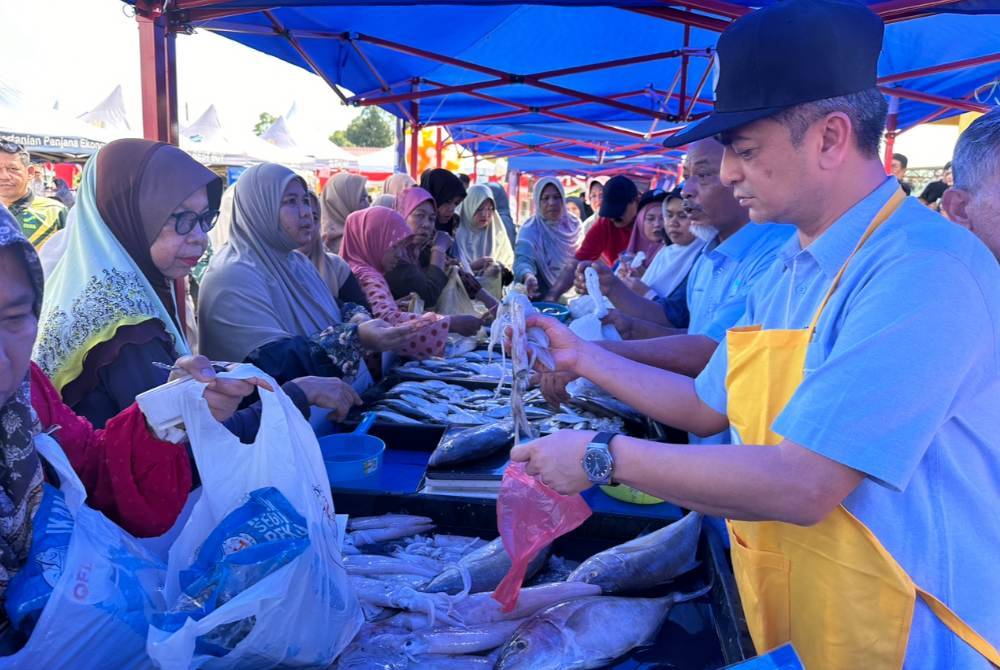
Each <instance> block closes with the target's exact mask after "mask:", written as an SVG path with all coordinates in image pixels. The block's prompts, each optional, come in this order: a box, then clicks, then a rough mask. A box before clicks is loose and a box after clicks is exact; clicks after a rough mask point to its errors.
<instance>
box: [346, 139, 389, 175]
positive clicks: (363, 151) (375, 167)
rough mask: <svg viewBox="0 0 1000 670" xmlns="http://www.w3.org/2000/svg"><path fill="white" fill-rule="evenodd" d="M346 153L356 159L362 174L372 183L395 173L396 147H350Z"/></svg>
mask: <svg viewBox="0 0 1000 670" xmlns="http://www.w3.org/2000/svg"><path fill="white" fill-rule="evenodd" d="M346 151H348V152H350V153H351V154H352V155H354V156H355V157H356V159H357V163H358V170H359V171H360V172H361V174H363V175H364V176H366V177H368V179H370V180H372V181H382V180H383V179H385V178H386V177H388V176H390V175H391V174H392V173H393V172H395V165H396V148H395V147H350V148H348V149H346Z"/></svg>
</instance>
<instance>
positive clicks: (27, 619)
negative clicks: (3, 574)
mask: <svg viewBox="0 0 1000 670" xmlns="http://www.w3.org/2000/svg"><path fill="white" fill-rule="evenodd" d="M42 486H43V488H42V502H41V504H39V506H38V511H36V512H35V519H34V521H33V522H32V524H33V525H32V528H31V549H30V551H29V553H28V561H27V563H25V565H24V567H23V568H21V571H20V572H18V573H17V574H16V575H14V578H13V579H11V580H10V584H8V586H7V594H6V595H7V601H6V603H5V604H4V606H5V607H6V609H7V617H8V618H9V619H10V623H11V625H12V626H13V627H14V628H16V629H17V630H18V631H20V632H21V633H24V634H25V635H31V631H32V630H33V629H34V627H35V624H36V623H37V622H38V617H40V616H41V615H42V609H44V607H45V603H47V602H48V601H49V596H51V595H52V589H54V588H55V586H56V584H57V583H58V582H59V578H60V577H62V574H63V569H64V567H65V565H66V552H68V551H69V540H70V537H72V535H73V524H74V521H73V514H72V512H70V511H69V508H68V507H67V506H66V496H65V495H63V492H62V491H60V490H59V489H57V488H55V487H52V486H49V485H48V484H43V485H42Z"/></svg>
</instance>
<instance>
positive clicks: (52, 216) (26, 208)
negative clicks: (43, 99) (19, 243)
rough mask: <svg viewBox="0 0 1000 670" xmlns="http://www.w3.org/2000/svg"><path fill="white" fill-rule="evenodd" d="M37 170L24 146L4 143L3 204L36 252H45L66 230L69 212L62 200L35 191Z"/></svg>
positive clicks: (0, 167) (0, 153)
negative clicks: (55, 236)
mask: <svg viewBox="0 0 1000 670" xmlns="http://www.w3.org/2000/svg"><path fill="white" fill-rule="evenodd" d="M35 169H36V168H35V167H34V166H32V165H31V157H30V156H29V154H28V152H27V150H26V149H25V148H24V147H23V146H21V145H20V144H17V143H16V142H9V141H7V140H0V203H3V204H4V205H5V206H6V207H7V209H9V210H10V213H11V214H13V215H14V218H15V219H17V221H18V223H19V224H20V225H21V232H23V233H24V236H25V237H27V238H28V241H29V242H31V244H32V245H34V247H35V249H41V248H42V246H43V245H44V244H45V243H46V242H47V241H48V240H49V238H50V237H52V235H53V233H55V232H56V231H57V230H61V229H62V228H64V227H65V226H66V211H67V210H66V207H65V205H63V204H62V203H61V202H59V201H58V200H53V199H51V198H44V197H42V196H38V195H35V193H34V191H32V190H31V182H32V180H33V179H34V176H35Z"/></svg>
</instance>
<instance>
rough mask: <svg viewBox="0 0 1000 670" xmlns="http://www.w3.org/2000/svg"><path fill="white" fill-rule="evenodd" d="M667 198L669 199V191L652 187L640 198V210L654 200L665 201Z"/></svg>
mask: <svg viewBox="0 0 1000 670" xmlns="http://www.w3.org/2000/svg"><path fill="white" fill-rule="evenodd" d="M666 199H667V192H666V191H664V190H663V189H662V188H654V189H650V190H649V191H646V192H645V193H643V194H642V197H641V198H639V208H638V211H640V212H641V211H642V208H643V207H645V206H646V205H649V204H652V203H654V202H663V201H664V200H666Z"/></svg>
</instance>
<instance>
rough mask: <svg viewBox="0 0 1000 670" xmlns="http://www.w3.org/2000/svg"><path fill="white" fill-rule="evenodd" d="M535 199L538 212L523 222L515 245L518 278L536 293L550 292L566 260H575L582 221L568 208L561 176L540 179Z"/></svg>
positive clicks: (515, 265)
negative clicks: (544, 199)
mask: <svg viewBox="0 0 1000 670" xmlns="http://www.w3.org/2000/svg"><path fill="white" fill-rule="evenodd" d="M556 195H558V196H559V197H558V202H559V205H558V206H556V205H555V204H554V203H555V202H556V200H557V199H556V198H555V197H554V196H556ZM543 196H545V197H546V198H547V200H546V206H544V207H543V203H542V198H543ZM533 200H534V203H535V214H534V215H533V216H532V217H531V218H530V219H528V220H527V221H526V222H525V223H524V224H523V225H522V226H521V230H520V231H519V232H518V235H517V244H516V245H514V280H515V281H518V282H521V283H523V284H524V285H525V287H526V288H527V289H528V295H530V296H532V297H534V296H539V295H542V296H544V295H547V294H548V293H549V291H550V290H551V289H552V287H553V286H555V284H556V282H557V281H558V280H559V275H560V273H562V271H563V268H564V267H565V266H566V264H567V263H569V262H570V261H573V260H575V259H574V254H575V253H576V250H577V247H579V245H580V225H581V224H580V220H579V219H577V218H576V217H575V216H573V215H572V214H570V213H568V212H567V211H566V192H565V191H564V190H563V187H562V184H560V183H559V180H558V179H555V178H553V177H544V178H542V179H539V180H538V183H536V184H535V191H534V194H533Z"/></svg>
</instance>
